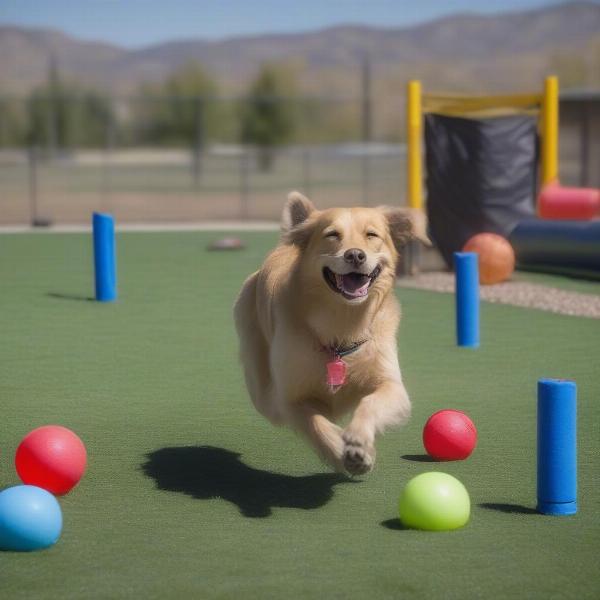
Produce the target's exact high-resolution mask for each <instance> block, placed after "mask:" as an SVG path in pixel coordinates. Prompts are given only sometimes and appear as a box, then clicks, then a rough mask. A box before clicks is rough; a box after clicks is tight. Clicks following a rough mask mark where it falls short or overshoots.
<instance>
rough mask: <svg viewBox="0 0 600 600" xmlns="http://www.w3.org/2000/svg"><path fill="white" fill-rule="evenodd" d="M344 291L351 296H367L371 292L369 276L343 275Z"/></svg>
mask: <svg viewBox="0 0 600 600" xmlns="http://www.w3.org/2000/svg"><path fill="white" fill-rule="evenodd" d="M341 279H342V289H343V290H344V292H346V294H348V295H349V296H355V297H356V298H360V297H361V296H366V295H367V292H368V290H369V278H368V277H367V275H353V274H349V275H342V277H341Z"/></svg>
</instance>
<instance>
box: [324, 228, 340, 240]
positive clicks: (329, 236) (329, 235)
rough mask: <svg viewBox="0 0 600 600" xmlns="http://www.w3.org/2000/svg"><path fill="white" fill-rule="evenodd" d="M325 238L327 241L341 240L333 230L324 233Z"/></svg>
mask: <svg viewBox="0 0 600 600" xmlns="http://www.w3.org/2000/svg"><path fill="white" fill-rule="evenodd" d="M325 237H326V238H327V239H332V240H339V239H341V237H342V236H341V235H340V234H339V232H338V231H335V230H333V231H326V232H325Z"/></svg>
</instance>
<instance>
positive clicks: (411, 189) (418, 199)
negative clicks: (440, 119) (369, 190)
mask: <svg viewBox="0 0 600 600" xmlns="http://www.w3.org/2000/svg"><path fill="white" fill-rule="evenodd" d="M421 128H422V116H421V82H420V81H409V82H408V90H407V102H406V138H407V144H408V146H407V157H406V158H407V170H408V173H407V175H408V177H407V182H408V204H409V206H410V207H411V208H421V207H422V205H423V182H422V178H423V174H422V165H421V135H422V134H421Z"/></svg>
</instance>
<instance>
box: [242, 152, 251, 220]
mask: <svg viewBox="0 0 600 600" xmlns="http://www.w3.org/2000/svg"><path fill="white" fill-rule="evenodd" d="M248 200H249V150H248V147H247V146H243V147H242V153H241V154H240V218H241V219H242V220H246V219H247V218H248Z"/></svg>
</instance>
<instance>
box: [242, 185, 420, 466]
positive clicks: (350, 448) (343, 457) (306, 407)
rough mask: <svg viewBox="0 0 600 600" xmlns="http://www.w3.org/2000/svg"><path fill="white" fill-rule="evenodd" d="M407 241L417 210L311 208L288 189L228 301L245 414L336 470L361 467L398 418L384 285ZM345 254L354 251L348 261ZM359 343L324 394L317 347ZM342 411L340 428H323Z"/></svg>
mask: <svg viewBox="0 0 600 600" xmlns="http://www.w3.org/2000/svg"><path fill="white" fill-rule="evenodd" d="M412 238H420V239H422V240H423V241H425V242H428V240H427V236H426V233H425V223H424V219H423V218H422V216H421V214H420V212H418V211H410V209H387V208H347V209H345V208H334V209H329V210H324V211H318V210H316V209H315V207H314V206H313V204H312V203H311V202H310V200H308V199H307V198H305V197H304V196H302V195H301V194H299V193H298V192H292V193H291V194H290V195H289V197H288V201H287V204H286V206H285V208H284V211H283V224H282V236H281V240H280V243H279V245H278V246H277V247H276V248H275V249H274V250H273V251H272V252H271V254H270V255H269V256H268V257H267V259H266V260H265V262H264V264H263V266H262V268H261V269H260V270H259V271H257V272H256V273H254V274H252V275H251V276H250V277H249V278H248V279H247V280H246V282H245V283H244V285H243V287H242V290H241V293H240V295H239V298H238V300H237V302H236V305H235V322H236V327H237V331H238V335H239V338H240V354H241V359H242V363H243V365H244V371H245V377H246V385H247V387H248V392H249V393H250V397H251V398H252V402H253V403H254V406H255V407H256V409H257V410H258V411H259V412H260V413H261V414H262V415H264V416H265V417H266V418H267V419H269V420H270V421H271V422H272V423H274V424H286V425H290V426H292V427H294V428H295V429H297V430H299V431H301V432H302V433H303V434H304V435H305V436H306V437H307V438H308V439H309V440H310V441H311V442H312V444H313V445H314V447H315V448H316V450H317V451H318V452H319V454H320V455H321V456H322V457H323V458H324V459H325V460H326V461H327V462H328V463H329V464H331V465H332V466H333V467H334V468H336V469H337V470H340V471H341V470H344V469H345V470H346V471H347V472H349V473H351V474H361V473H366V472H368V471H370V470H371V469H372V468H373V465H374V462H375V445H374V442H375V435H376V434H378V433H381V432H383V431H384V429H386V428H387V427H388V426H390V425H395V424H400V423H402V422H404V421H405V420H406V419H407V418H408V416H409V414H410V401H409V398H408V394H407V393H406V390H405V388H404V385H403V383H402V377H401V375H400V368H399V365H398V357H397V351H396V332H397V329H398V323H399V320H400V308H399V305H398V302H397V300H396V297H395V295H394V292H393V285H394V278H395V273H396V263H397V260H398V257H399V253H398V252H399V249H400V248H401V247H402V246H404V245H405V244H406V243H407V242H408V241H409V240H410V239H412ZM350 249H354V250H355V251H356V250H357V249H358V250H362V252H364V255H361V254H360V253H359V255H358V258H357V255H356V253H355V254H354V255H352V253H350V255H348V254H347V251H348V250H350ZM344 253H346V257H345V254H344ZM359 259H362V262H361V263H360V264H359V262H357V261H359ZM350 272H353V273H360V274H362V275H367V274H372V275H373V276H374V279H373V280H372V281H371V278H369V279H368V280H367V279H366V277H364V276H358V275H352V276H348V275H347V274H348V273H350ZM335 273H337V274H338V275H339V276H338V277H336V276H335ZM377 273H378V275H377ZM341 274H346V277H345V278H342V277H341ZM327 277H329V281H327ZM353 277H355V278H356V277H357V278H358V279H356V280H354V279H352V278H353ZM352 281H357V282H358V283H354V284H353V283H352ZM363 281H369V282H370V283H369V287H368V288H366V287H365V285H362V282H363ZM346 282H349V283H348V285H346ZM357 286H358V287H357ZM364 340H366V342H365V343H364V344H362V345H361V346H360V347H359V348H358V349H357V350H356V351H355V352H353V353H351V354H349V355H348V356H347V357H345V358H344V359H343V360H344V361H345V362H346V363H347V377H346V383H345V385H343V386H342V387H341V388H340V389H339V390H337V391H336V392H335V393H334V392H333V391H332V390H331V389H330V388H329V387H328V385H327V381H326V364H327V362H328V361H329V360H331V356H332V354H331V353H330V352H328V351H327V350H326V349H330V348H338V347H348V346H350V345H352V344H353V343H356V342H361V341H364ZM350 411H354V413H353V415H352V417H351V419H350V421H349V424H348V425H347V426H346V428H345V429H341V428H340V427H339V426H338V425H336V424H335V423H334V421H336V420H337V419H339V418H340V417H341V416H342V415H344V414H345V413H348V412H350Z"/></svg>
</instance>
